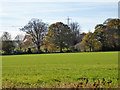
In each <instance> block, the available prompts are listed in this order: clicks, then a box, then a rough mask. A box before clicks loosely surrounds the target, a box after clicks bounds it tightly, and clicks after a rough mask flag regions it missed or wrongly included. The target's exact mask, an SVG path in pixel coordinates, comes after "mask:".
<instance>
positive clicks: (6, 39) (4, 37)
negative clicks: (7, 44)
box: [1, 32, 11, 41]
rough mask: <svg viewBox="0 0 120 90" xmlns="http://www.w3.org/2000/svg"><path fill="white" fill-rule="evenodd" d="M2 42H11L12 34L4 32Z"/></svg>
mask: <svg viewBox="0 0 120 90" xmlns="http://www.w3.org/2000/svg"><path fill="white" fill-rule="evenodd" d="M1 40H2V41H9V40H11V35H10V33H8V32H4V33H3V35H2V37H1Z"/></svg>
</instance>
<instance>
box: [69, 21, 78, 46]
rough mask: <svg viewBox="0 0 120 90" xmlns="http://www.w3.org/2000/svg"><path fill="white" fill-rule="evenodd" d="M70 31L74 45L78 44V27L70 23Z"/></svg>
mask: <svg viewBox="0 0 120 90" xmlns="http://www.w3.org/2000/svg"><path fill="white" fill-rule="evenodd" d="M70 29H71V30H72V32H73V34H74V45H75V44H76V43H78V42H80V38H79V37H80V25H79V24H78V23H77V22H72V23H70Z"/></svg>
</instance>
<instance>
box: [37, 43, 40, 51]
mask: <svg viewBox="0 0 120 90" xmlns="http://www.w3.org/2000/svg"><path fill="white" fill-rule="evenodd" d="M37 48H38V53H40V46H39V45H38V46H37Z"/></svg>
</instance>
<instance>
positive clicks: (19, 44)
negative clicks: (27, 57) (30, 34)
mask: <svg viewBox="0 0 120 90" xmlns="http://www.w3.org/2000/svg"><path fill="white" fill-rule="evenodd" d="M23 38H24V36H23V35H17V36H16V37H15V42H16V43H17V47H18V48H19V49H20V51H21V49H22V46H23Z"/></svg>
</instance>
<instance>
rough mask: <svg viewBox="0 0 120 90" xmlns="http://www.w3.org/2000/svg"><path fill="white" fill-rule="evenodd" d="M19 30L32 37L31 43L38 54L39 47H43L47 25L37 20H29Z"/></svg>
mask: <svg viewBox="0 0 120 90" xmlns="http://www.w3.org/2000/svg"><path fill="white" fill-rule="evenodd" d="M20 30H22V31H24V32H26V33H27V34H29V35H31V36H32V41H33V43H35V44H36V46H37V48H38V53H40V47H41V46H42V45H43V41H44V39H45V35H46V32H47V24H46V23H44V22H42V21H41V20H39V19H31V21H29V23H28V24H27V25H25V26H24V27H23V28H21V29H20Z"/></svg>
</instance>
